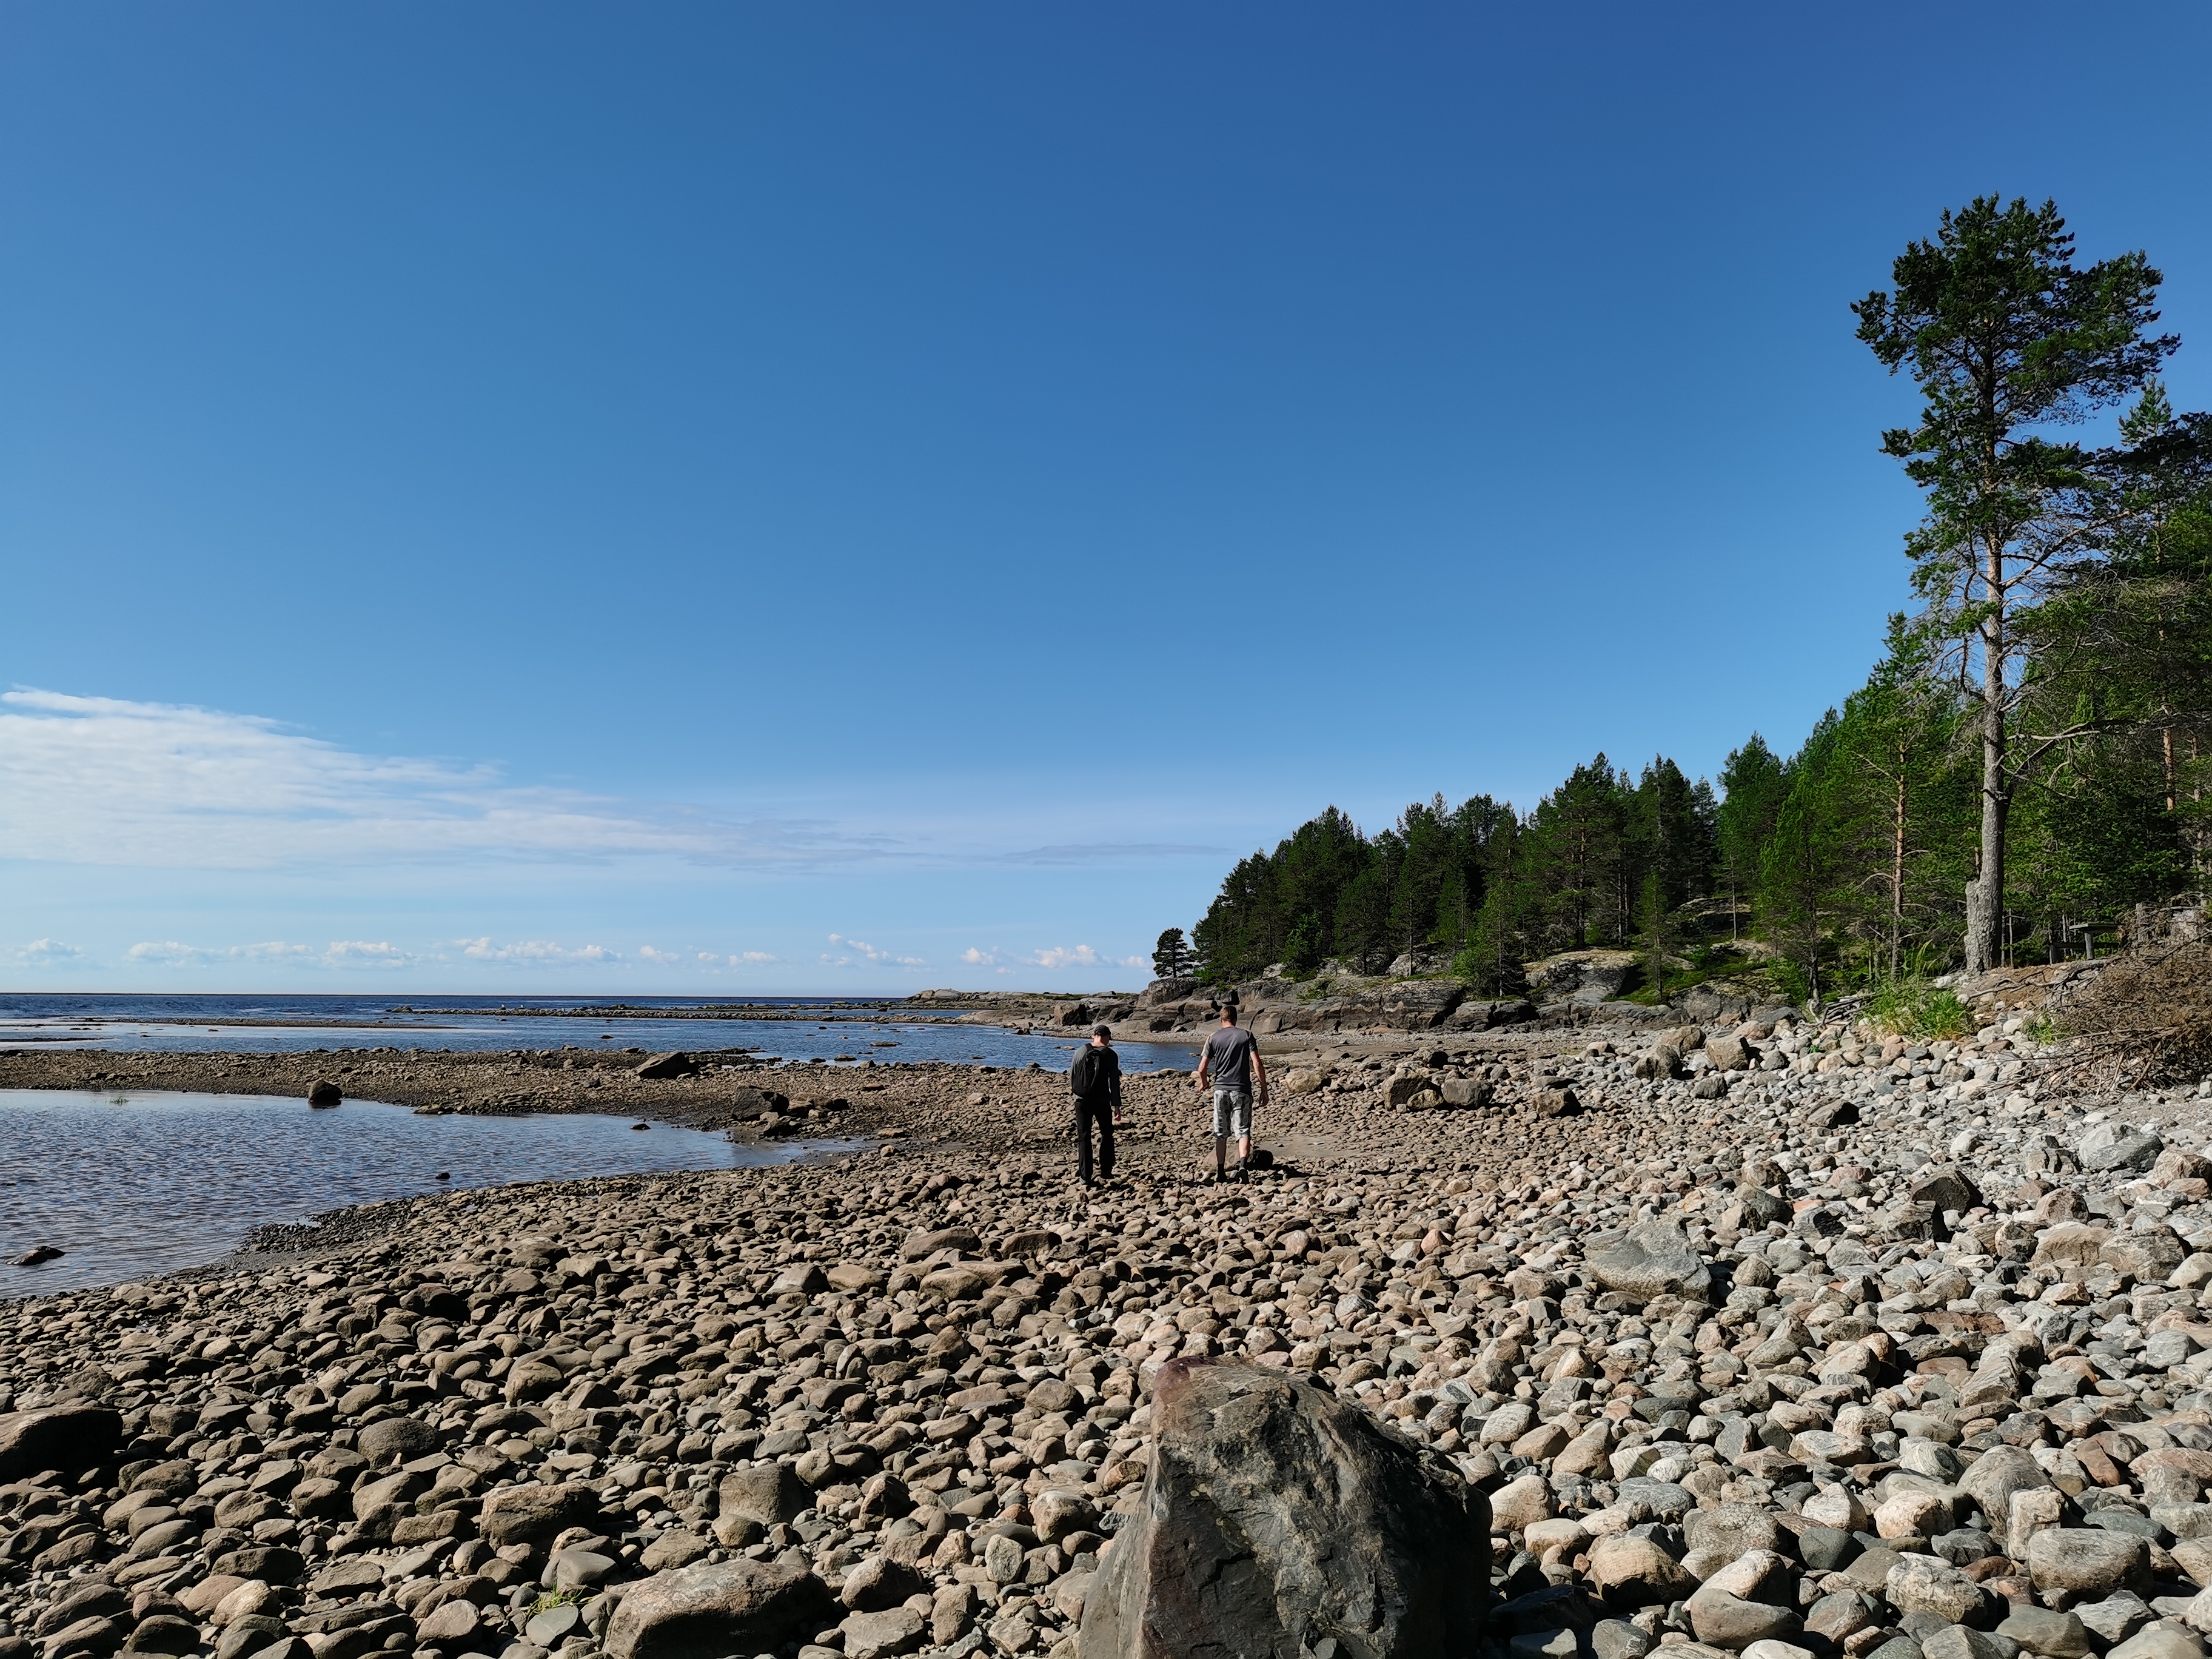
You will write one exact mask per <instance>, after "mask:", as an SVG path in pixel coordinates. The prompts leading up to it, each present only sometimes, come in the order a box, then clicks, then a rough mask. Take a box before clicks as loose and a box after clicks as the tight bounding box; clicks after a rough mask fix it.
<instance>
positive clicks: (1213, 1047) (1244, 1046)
mask: <svg viewBox="0 0 2212 1659" xmlns="http://www.w3.org/2000/svg"><path fill="white" fill-rule="evenodd" d="M1258 1046H1259V1044H1258V1043H1257V1042H1255V1040H1254V1038H1253V1036H1252V1034H1251V1033H1250V1032H1249V1031H1248V1030H1245V1029H1244V1028H1243V1026H1241V1025H1225V1026H1223V1027H1222V1028H1221V1029H1220V1030H1218V1031H1216V1032H1214V1034H1213V1035H1212V1036H1210V1037H1208V1038H1206V1079H1207V1081H1208V1082H1210V1083H1211V1084H1212V1085H1213V1087H1215V1088H1217V1089H1241V1090H1243V1091H1244V1092H1245V1093H1247V1094H1249V1093H1251V1091H1252V1050H1253V1049H1254V1048H1257V1047H1258Z"/></svg>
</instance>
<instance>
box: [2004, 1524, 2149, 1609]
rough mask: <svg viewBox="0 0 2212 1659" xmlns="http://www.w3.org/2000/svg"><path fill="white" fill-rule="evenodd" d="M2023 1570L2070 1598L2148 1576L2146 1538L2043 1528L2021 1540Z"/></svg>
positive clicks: (2135, 1585)
mask: <svg viewBox="0 0 2212 1659" xmlns="http://www.w3.org/2000/svg"><path fill="white" fill-rule="evenodd" d="M2027 1574H2028V1577H2029V1578H2030V1579H2031V1580H2033V1583H2034V1584H2035V1587H2036V1589H2039V1590H2049V1591H2052V1592H2055V1593H2057V1594H2058V1595H2063V1596H2066V1597H2068V1598H2069V1599H2071V1600H2074V1601H2084V1600H2087V1599H2089V1598H2092V1597H2102V1596H2105V1595H2110V1594H2111V1593H2112V1591H2113V1590H2116V1589H2120V1588H2121V1587H2122V1586H2123V1585H2125V1586H2127V1587H2129V1588H2130V1589H2140V1588H2143V1587H2145V1586H2147V1585H2148V1583H2149V1580H2150V1541H2149V1540H2148V1539H2145V1538H2139V1537H2137V1536H2136V1534H2133V1533H2131V1532H2108V1531H2106V1529H2105V1528H2101V1527H2049V1528H2045V1529H2044V1530H2043V1531H2041V1532H2039V1533H2037V1534H2035V1536H2034V1537H2033V1538H2031V1539H2029V1540H2028V1541H2027Z"/></svg>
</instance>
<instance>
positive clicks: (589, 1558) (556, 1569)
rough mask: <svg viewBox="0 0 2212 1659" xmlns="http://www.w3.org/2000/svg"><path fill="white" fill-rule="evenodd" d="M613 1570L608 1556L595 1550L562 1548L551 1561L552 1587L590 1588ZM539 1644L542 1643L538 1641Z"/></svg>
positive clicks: (604, 1579)
mask: <svg viewBox="0 0 2212 1659" xmlns="http://www.w3.org/2000/svg"><path fill="white" fill-rule="evenodd" d="M614 1570H615V1564H614V1560H613V1559H612V1558H611V1557H610V1556H605V1555H601V1554H599V1553H598V1552H597V1551H596V1550H562V1552H561V1553H560V1554H559V1555H558V1556H556V1558H555V1559H554V1562H553V1588H554V1589H596V1588H597V1587H598V1586H599V1585H600V1584H603V1583H605V1582H606V1577H607V1575H608V1574H609V1573H611V1572H612V1571H614ZM538 1645H539V1646H541V1647H542V1646H544V1644H543V1643H540V1644H538Z"/></svg>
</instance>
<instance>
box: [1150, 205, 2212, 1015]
mask: <svg viewBox="0 0 2212 1659" xmlns="http://www.w3.org/2000/svg"><path fill="white" fill-rule="evenodd" d="M1892 275H1893V287H1892V288H1891V289H1888V290H1887V291H1877V292H1875V293H1874V294H1871V295H1869V296H1868V297H1867V298H1866V299H1865V300H1863V301H1860V302H1859V303H1858V304H1857V305H1855V306H1853V307H1852V311H1853V312H1854V313H1855V314H1856V315H1857V318H1858V319H1859V326H1858V333H1859V337H1860V338H1861V339H1862V340H1863V341H1864V342H1866V343H1867V344H1869V346H1870V347H1871V348H1872V349H1873V350H1874V352H1875V356H1876V358H1877V360H1878V361H1880V362H1881V363H1883V364H1884V365H1886V366H1887V368H1890V369H1891V370H1892V372H1893V373H1894V372H1900V371H1901V372H1905V373H1909V374H1911V377H1912V378H1913V379H1914V380H1915V381H1916V383H1917V386H1918V388H1919V392H1920V396H1921V404H1922V407H1921V412H1920V417H1919V420H1918V422H1917V424H1916V425H1915V426H1913V427H1911V428H1900V429H1898V430H1895V431H1892V432H1889V433H1886V434H1885V435H1883V440H1882V447H1883V448H1884V450H1885V452H1886V453H1889V454H1892V455H1893V456H1896V457H1897V458H1899V459H1900V460H1902V461H1903V462H1904V463H1905V471H1906V472H1907V474H1908V476H1909V477H1911V478H1912V480H1913V481H1914V482H1915V483H1917V484H1918V485H1919V486H1920V487H1921V489H1922V490H1923V495H1924V498H1925V501H1926V513H1925V516H1924V517H1923V520H1922V522H1921V523H1920V525H1919V526H1917V527H1916V528H1915V529H1914V530H1913V531H1912V532H1911V533H1910V534H1909V535H1908V536H1907V537H1906V538H1905V552H1906V555H1907V556H1908V558H1909V559H1910V561H1911V566H1912V584H1913V587H1914V589H1915V591H1916V592H1917V597H1918V600H1919V604H1918V608H1917V610H1915V611H1911V612H1906V613H1899V615H1897V616H1895V617H1892V618H1891V619H1890V624H1889V630H1888V636H1887V640H1886V641H1885V645H1884V650H1883V653H1882V656H1881V660H1880V661H1879V662H1878V663H1877V664H1876V665H1875V668H1874V670H1873V671H1872V672H1871V673H1870V674H1869V676H1868V678H1867V680H1866V683H1865V684H1863V685H1862V686H1860V687H1859V688H1858V689H1857V690H1854V691H1853V692H1851V693H1850V695H1849V696H1846V697H1845V698H1844V701H1843V703H1842V705H1841V707H1840V708H1835V709H1831V710H1830V711H1829V712H1828V713H1827V714H1826V715H1825V716H1824V717H1823V718H1822V719H1821V720H1820V722H1819V723H1818V724H1817V725H1816V726H1814V730H1813V732H1811V734H1810V735H1809V736H1808V737H1807V738H1806V739H1805V741H1804V743H1803V744H1802V745H1801V746H1800V747H1799V748H1798V750H1796V753H1794V754H1792V755H1790V756H1788V757H1784V756H1782V755H1779V754H1778V753H1777V752H1776V751H1774V750H1772V749H1771V748H1770V747H1769V745H1768V744H1766V742H1765V740H1764V739H1763V738H1761V737H1760V736H1759V734H1758V733H1756V732H1754V733H1753V734H1752V735H1751V736H1750V737H1749V738H1747V740H1746V741H1745V742H1744V744H1742V746H1741V747H1740V748H1738V749H1736V750H1735V751H1734V752H1733V753H1731V754H1730V755H1729V757H1728V763H1727V764H1726V766H1724V767H1723V769H1722V771H1721V775H1720V779H1719V787H1718V788H1717V789H1716V788H1715V787H1712V786H1711V785H1710V784H1708V783H1707V782H1706V781H1705V780H1703V779H1700V780H1699V781H1696V782H1692V781H1690V780H1689V779H1688V777H1687V776H1686V775H1685V774H1684V773H1683V772H1682V770H1681V769H1680V768H1679V767H1678V766H1677V765H1676V764H1675V763H1674V762H1673V761H1672V760H1670V759H1668V758H1667V757H1664V756H1658V757H1654V758H1653V759H1652V760H1651V761H1650V762H1649V763H1645V764H1644V765H1643V766H1642V767H1641V768H1640V769H1638V770H1637V771H1636V772H1635V773H1634V774H1631V772H1630V771H1629V770H1627V769H1625V768H1624V769H1616V768H1615V767H1614V766H1613V764H1612V763H1611V762H1610V761H1609V760H1608V759H1607V757H1605V756H1604V755H1602V754H1600V755H1598V756H1596V757H1595V758H1594V759H1592V760H1591V761H1590V762H1589V763H1587V764H1584V765H1581V766H1577V768H1576V769H1574V771H1573V772H1572V773H1571V775H1569V776H1568V777H1567V778H1566V779H1565V780H1564V781H1562V782H1561V783H1560V784H1559V787H1557V788H1556V789H1554V790H1553V791H1552V792H1551V793H1548V794H1547V795H1545V796H1544V797H1543V798H1542V799H1541V800H1539V801H1538V802H1537V803H1536V805H1535V806H1534V809H1533V810H1531V811H1526V812H1522V811H1518V810H1517V809H1516V807H1515V806H1514V805H1511V804H1510V803H1508V802H1501V801H1498V800H1494V799H1492V798H1491V797H1489V796H1487V795H1477V796H1474V797H1472V798H1471V799H1467V800H1464V801H1462V802H1461V803H1460V804H1459V805H1456V806H1453V805H1449V804H1447V802H1446V800H1445V799H1444V797H1443V796H1442V795H1437V796H1436V797H1434V798H1433V799H1431V800H1429V801H1427V802H1425V803H1424V802H1416V803H1415V804H1413V805H1411V806H1408V807H1407V809H1406V811H1404V812H1403V813H1402V814H1401V815H1400V817H1399V818H1398V820H1397V821H1396V822H1395V823H1393V824H1391V825H1390V826H1389V828H1387V829H1383V830H1381V831H1380V832H1378V833H1376V835H1374V836H1368V835H1366V834H1364V832H1363V831H1362V830H1361V829H1359V827H1358V825H1357V824H1355V823H1352V820H1351V819H1350V818H1349V817H1346V815H1345V814H1344V813H1343V812H1341V811H1339V810H1338V809H1337V808H1335V807H1334V806H1332V807H1330V808H1328V810H1327V811H1324V812H1323V813H1322V815H1321V816H1320V817H1316V818H1314V819H1312V820H1311V821H1310V822H1309V823H1304V824H1303V825H1301V826H1300V827H1299V828H1298V829H1297V830H1296V831H1295V832H1294V833H1293V834H1291V836H1289V837H1288V838H1287V839H1285V841H1283V842H1280V843H1279V845H1278V846H1277V847H1276V848H1275V849H1274V851H1273V853H1267V852H1255V853H1254V854H1252V855H1251V856H1250V857H1249V858H1247V859H1245V860H1243V861H1242V862H1241V863H1239V864H1238V865H1237V866H1236V868H1235V869H1234V870H1232V871H1231V872H1230V873H1229V877H1228V878H1227V879H1226V880H1225V882H1224V883H1223V884H1222V888H1221V891H1220V894H1219V896H1218V897H1216V898H1215V900H1214V901H1213V903H1212V906H1211V907H1210V908H1208V909H1207V911H1206V916H1205V918H1204V919H1203V920H1202V921H1200V922H1199V924H1198V925H1197V927H1195V928H1194V929H1193V930H1192V939H1191V942H1192V945H1193V947H1194V951H1195V953H1196V956H1197V958H1198V962H1199V964H1200V966H1199V969H1198V971H1199V972H1200V975H1201V976H1203V977H1205V978H1206V979H1208V980H1210V981H1213V982H1217V983H1225V982H1231V981H1237V980H1240V979H1247V978H1250V977H1253V976H1254V975H1258V974H1259V973H1261V971H1263V970H1264V969H1267V968H1268V967H1271V966H1274V965H1276V964H1281V965H1282V966H1283V967H1285V969H1287V970H1288V971H1289V972H1291V973H1292V974H1293V975H1305V974H1309V973H1311V972H1312V971H1314V970H1315V969H1318V968H1319V967H1320V966H1321V965H1322V963H1326V962H1331V961H1334V962H1337V963H1341V964H1342V965H1344V966H1345V967H1346V968H1347V969H1352V970H1355V971H1358V972H1361V973H1378V972H1382V971H1383V970H1384V969H1386V968H1387V967H1388V966H1389V964H1390V963H1392V962H1393V961H1395V959H1397V958H1398V957H1401V956H1405V955H1407V954H1408V953H1409V952H1411V953H1416V955H1417V959H1419V953H1420V952H1422V951H1434V952H1436V953H1438V954H1440V955H1441V956H1443V957H1444V958H1445V959H1447V960H1448V961H1449V964H1450V971H1452V972H1453V973H1455V974H1456V975H1461V976H1462V977H1464V978H1466V979H1468V980H1470V981H1474V983H1475V984H1476V985H1477V986H1478V987H1480V988H1482V989H1485V990H1489V991H1505V990H1510V989H1516V988H1518V978H1519V973H1520V964H1521V963H1522V962H1524V961H1527V960H1530V959H1533V958H1535V957H1543V956H1547V955H1550V954H1552V953H1553V952H1556V951H1565V950H1576V949H1582V948H1588V947H1592V946H1611V947H1615V948H1623V949H1633V950H1638V951H1642V952H1643V953H1644V960H1645V963H1646V964H1647V965H1646V972H1645V978H1646V981H1647V982H1648V983H1655V984H1660V985H1662V986H1663V982H1664V981H1665V980H1666V979H1667V978H1668V975H1670V974H1672V973H1677V972H1680V971H1682V970H1681V969H1680V963H1684V962H1688V963H1690V968H1689V969H1688V971H1689V972H1691V973H1692V974H1695V973H1699V972H1702V971H1712V970H1715V969H1716V968H1717V967H1725V966H1728V965H1730V964H1731V963H1735V961H1736V960H1737V959H1736V958H1734V957H1730V956H1729V954H1728V946H1729V945H1730V944H1731V943H1736V944H1741V941H1742V939H1743V937H1744V935H1745V934H1746V933H1749V934H1750V935H1751V936H1752V937H1753V938H1756V939H1759V940H1761V941H1763V942H1764V943H1765V945H1766V946H1768V947H1770V949H1769V951H1768V952H1767V954H1768V955H1769V956H1770V957H1773V958H1775V960H1776V963H1777V971H1778V972H1779V973H1780V975H1782V977H1783V978H1784V981H1785V983H1786V984H1787V986H1788V987H1789V988H1790V989H1791V990H1792V991H1794V992H1795V993H1796V994H1800V995H1808V994H1825V995H1832V994H1837V993H1838V992H1840V991H1843V990H1846V989H1853V988H1859V987H1882V986H1887V987H1893V989H1894V987H1898V986H1899V985H1900V984H1903V983H1905V982H1907V981H1916V982H1917V981H1918V980H1920V979H1923V978H1924V976H1925V975H1928V974H1929V973H1933V972H1936V971H1937V970H1939V969H1948V968H1952V967H1965V968H1966V969H1972V970H1976V971H1978V970H1980V969H1985V968H1988V967H1990V966H1993V965H1996V963H2001V962H2008V961H2013V962H2017V961H2023V960H2033V961H2045V960H2056V959H2058V958H2060V957H2066V956H2073V955H2080V954H2081V952H2082V951H2084V950H2085V949H2087V948H2092V947H2091V946H2090V945H2088V944H2087V940H2088V939H2091V938H2093V936H2094V935H2095V933H2096V931H2097V930H2098V929H2099V928H2100V927H2101V928H2103V930H2104V931H2105V934H2106V937H2107V938H2109V937H2110V935H2111V933H2112V931H2113V930H2114V929H2115V928H2116V927H2119V926H2121V925H2123V924H2125V923H2127V922H2128V921H2130V918H2131V917H2132V916H2133V915H2136V912H2137V909H2138V907H2144V906H2158V907H2164V906H2165V905H2166V904H2168V903H2169V902H2172V901H2173V900H2174V899H2175V898H2176V897H2177V896H2179V895H2181V894H2184V893H2185V892H2187V891H2190V890H2195V891H2197V892H2198V893H2200V894H2201V893H2202V892H2203V889H2204V886H2205V867H2204V866H2205V860H2206V854H2207V848H2208V843H2212V805H2208V802H2207V800H2206V794H2207V788H2206V786H2207V784H2208V783H2212V754H2208V752H2207V751H2208V744H2207V739H2208V738H2212V416H2206V415H2203V414H2191V415H2177V414H2175V413H2174V412H2173V410H2172V408H2171V405H2170V404H2169V403H2168V401H2167V398H2166V393H2165V391H2164V389H2163V387H2162V386H2160V382H2159V380H2158V379H2157V371H2158V368H2159V366H2160V363H2161V362H2163V361H2164V360H2165V359H2166V356H2169V355H2170V354H2171V353H2172V351H2173V350H2174V349H2176V347H2177V345H2178V343H2179V342H2178V341H2177V340H2176V339H2175V338H2174V337H2172V336H2171V335H2156V334H2153V333H2151V332H2150V330H2151V328H2152V325H2154V324H2155V323H2156V322H2157V320H2158V313H2157V311H2156V309H2155V308H2154V305H2155V301H2156V297H2157V290H2158V285H2159V283H2160V274H2159V272H2158V271H2157V270H2154V269H2153V268H2152V267H2151V265H2150V264H2149V262H2148V259H2147V258H2145V256H2143V255H2142V254H2141V253H2131V254H2126V255H2123V256H2120V257H2118V258H2112V259H2107V260H2104V261H2101V262H2099V263H2097V264H2089V265H2086V266H2085V265H2081V264H2076V262H2075V258H2074V250H2073V238H2072V236H2071V235H2070V234H2069V233H2068V232H2067V230H2066V227H2065V222H2064V221H2063V219H2061V218H2060V217H2059V216H2058V214H2057V210H2056V209H2055V208H2054V207H2053V206H2052V205H2051V204H2049V203H2047V202H2046V203H2045V204H2043V206H2041V207H2040V208H2034V207H2031V206H2029V205H2028V204H2027V203H2026V202H2024V201H2014V202H2012V203H2009V204H2006V203H2003V202H2002V201H2001V200H2000V199H1999V198H1997V197H1982V198H1978V199H1977V200H1975V201H1974V202H1972V203H1971V204H1968V205H1967V206H1966V208H1964V209H1961V210H1959V211H1957V212H1955V213H1946V214H1945V215H1944V216H1942V222H1941V223H1940V225H1939V227H1938V230H1937V234H1936V236H1935V238H1934V239H1933V240H1929V241H1924V242H1915V243H1913V244H1911V246H1909V247H1908V248H1907V249H1906V251H1905V253H1904V254H1902V255H1901V256H1899V258H1898V260H1897V261H1896V263H1895V265H1894V268H1893V273H1892ZM2112 409H2119V410H2122V413H2121V415H2120V417H2119V419H2118V422H2117V432H2116V439H2117V441H2115V442H2113V443H2111V444H2108V445H2105V446H2101V447H2095V446H2090V445H2087V444H2084V443H2081V442H2077V441H2072V440H2071V439H2070V438H2069V436H2068V432H2069V428H2078V427H2080V426H2081V424H2082V423H2083V422H2086V421H2087V419H2089V418H2090V416H2092V415H2093V414H2095V413H2096V412H2098V411H2100V410H2112ZM1163 938H1164V936H1163ZM1670 964H1673V965H1672V966H1670Z"/></svg>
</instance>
